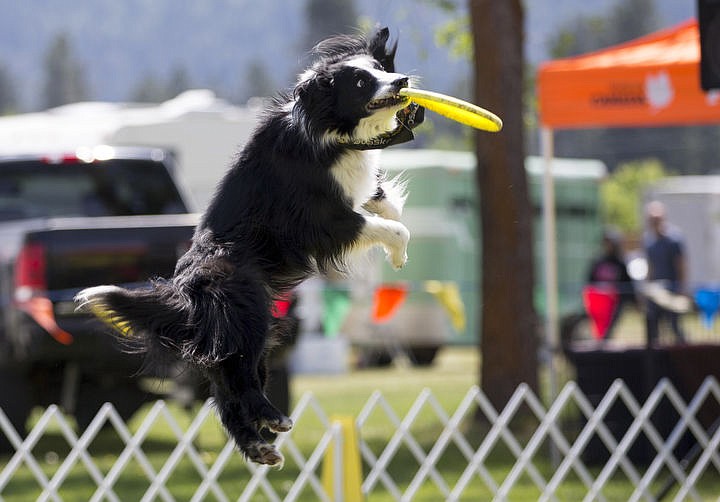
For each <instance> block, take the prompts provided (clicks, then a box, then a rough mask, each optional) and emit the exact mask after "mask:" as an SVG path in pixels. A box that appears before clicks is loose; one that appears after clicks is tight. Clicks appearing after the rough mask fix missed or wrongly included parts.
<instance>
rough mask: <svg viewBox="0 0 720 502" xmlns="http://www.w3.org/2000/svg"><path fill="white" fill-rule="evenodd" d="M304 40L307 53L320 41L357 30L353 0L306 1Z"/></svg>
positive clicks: (356, 16)
mask: <svg viewBox="0 0 720 502" xmlns="http://www.w3.org/2000/svg"><path fill="white" fill-rule="evenodd" d="M305 19H306V24H305V26H306V28H305V38H304V41H303V47H302V49H303V50H304V51H308V50H309V49H311V48H312V47H313V46H315V44H317V43H318V42H319V41H320V40H322V39H324V38H327V37H329V36H332V35H338V34H340V33H352V32H353V31H354V30H357V26H358V14H357V11H356V10H355V2H354V1H353V0H308V1H307V4H306V6H305Z"/></svg>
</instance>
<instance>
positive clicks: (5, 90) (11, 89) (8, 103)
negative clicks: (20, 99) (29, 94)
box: [0, 64, 18, 115]
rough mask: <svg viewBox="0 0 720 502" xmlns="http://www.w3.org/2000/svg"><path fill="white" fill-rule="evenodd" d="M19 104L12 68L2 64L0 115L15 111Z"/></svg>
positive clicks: (0, 69) (0, 67) (0, 71)
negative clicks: (11, 72)
mask: <svg viewBox="0 0 720 502" xmlns="http://www.w3.org/2000/svg"><path fill="white" fill-rule="evenodd" d="M17 104H18V103H17V93H16V91H15V80H14V79H13V77H12V75H11V74H10V70H8V68H7V67H6V66H5V65H4V64H0V115H4V114H7V113H13V112H15V111H16V109H17Z"/></svg>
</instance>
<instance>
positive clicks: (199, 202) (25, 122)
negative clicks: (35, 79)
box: [0, 89, 259, 210]
mask: <svg viewBox="0 0 720 502" xmlns="http://www.w3.org/2000/svg"><path fill="white" fill-rule="evenodd" d="M258 112H259V106H253V105H252V104H250V105H248V106H244V107H239V106H234V105H231V104H229V103H227V102H226V101H224V100H222V99H219V98H217V97H216V96H215V94H214V93H213V92H212V91H209V90H205V89H197V90H191V91H186V92H184V93H182V94H180V95H178V96H177V97H175V98H173V99H171V100H168V101H165V102H164V103H160V104H138V103H107V102H87V103H74V104H70V105H65V106H61V107H58V108H53V109H50V110H46V111H43V112H38V113H26V114H21V115H9V116H6V117H0V155H3V154H18V153H21V154H26V153H38V152H41V153H48V152H71V151H75V150H76V149H77V148H80V147H86V146H95V145H103V144H107V145H115V146H123V145H125V146H127V145H132V146H155V147H161V148H166V149H168V150H170V151H172V152H173V153H174V154H175V155H176V156H177V160H178V165H179V166H180V173H179V174H180V178H181V179H182V180H183V181H184V182H185V184H186V185H188V188H189V189H190V193H191V195H192V198H193V199H194V202H195V204H196V209H198V210H202V209H203V208H204V207H205V205H206V204H207V202H208V200H209V198H210V196H211V195H212V193H213V191H214V189H215V186H216V185H217V182H218V181H219V180H220V178H221V176H222V175H223V173H224V172H225V170H226V169H227V167H228V165H229V164H230V162H231V161H232V159H233V156H234V155H235V154H236V152H237V151H238V150H239V149H240V147H241V146H242V145H243V144H244V143H245V142H246V141H247V139H248V138H249V137H250V133H251V132H252V130H253V128H254V127H255V124H256V122H257V115H258Z"/></svg>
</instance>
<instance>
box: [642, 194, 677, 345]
mask: <svg viewBox="0 0 720 502" xmlns="http://www.w3.org/2000/svg"><path fill="white" fill-rule="evenodd" d="M645 216H646V220H647V232H646V233H645V235H644V237H643V248H644V249H645V256H646V258H647V263H648V275H647V280H648V281H650V282H658V283H661V284H662V286H663V287H664V288H665V289H666V290H667V291H669V292H670V293H673V294H683V293H684V292H685V286H686V284H685V249H684V243H683V240H682V235H681V234H680V231H679V230H678V229H677V228H675V227H673V226H671V225H669V224H668V223H667V221H666V211H665V205H664V204H663V203H662V202H660V201H656V200H655V201H652V202H649V203H648V204H647V205H646V206H645ZM662 318H667V319H668V320H669V321H670V326H671V328H672V331H673V333H674V335H675V340H676V342H678V343H685V333H683V331H682V328H681V327H680V315H679V314H678V313H677V312H674V311H672V310H668V309H667V308H665V307H661V306H660V305H658V303H656V302H655V301H654V300H653V299H652V298H647V302H646V310H645V323H646V334H647V343H648V345H653V344H656V343H657V341H658V337H659V323H660V320H661V319H662Z"/></svg>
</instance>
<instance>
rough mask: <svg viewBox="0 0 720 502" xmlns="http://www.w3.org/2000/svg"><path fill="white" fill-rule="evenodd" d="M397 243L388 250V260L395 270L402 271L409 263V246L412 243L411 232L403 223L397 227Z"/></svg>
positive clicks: (395, 231)
mask: <svg viewBox="0 0 720 502" xmlns="http://www.w3.org/2000/svg"><path fill="white" fill-rule="evenodd" d="M394 233H395V237H396V239H395V242H394V243H393V246H392V247H390V248H389V249H388V260H389V261H390V264H391V265H392V266H393V268H394V269H395V270H400V269H401V268H403V267H404V266H405V263H407V259H408V256H407V246H408V242H409V241H410V232H409V231H408V229H407V228H406V227H405V225H403V224H402V223H396V225H395V230H394Z"/></svg>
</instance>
